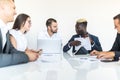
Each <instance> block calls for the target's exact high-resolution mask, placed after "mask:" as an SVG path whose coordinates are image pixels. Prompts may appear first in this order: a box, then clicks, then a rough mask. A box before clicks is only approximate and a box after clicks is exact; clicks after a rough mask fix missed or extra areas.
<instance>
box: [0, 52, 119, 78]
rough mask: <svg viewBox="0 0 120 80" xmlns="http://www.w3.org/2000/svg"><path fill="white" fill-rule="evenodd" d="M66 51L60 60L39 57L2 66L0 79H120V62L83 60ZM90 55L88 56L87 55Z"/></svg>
mask: <svg viewBox="0 0 120 80" xmlns="http://www.w3.org/2000/svg"><path fill="white" fill-rule="evenodd" d="M81 57H82V58H83V57H86V55H85V56H83V55H81V56H77V57H76V56H75V57H71V56H70V55H68V54H66V53H64V57H62V60H61V61H59V62H42V61H41V60H40V59H38V60H37V61H35V62H29V63H25V64H20V65H14V66H8V67H4V68H0V80H120V62H106V63H105V62H100V61H99V60H95V61H94V60H93V61H89V60H81V59H80V58H81ZM87 57H88V56H87Z"/></svg>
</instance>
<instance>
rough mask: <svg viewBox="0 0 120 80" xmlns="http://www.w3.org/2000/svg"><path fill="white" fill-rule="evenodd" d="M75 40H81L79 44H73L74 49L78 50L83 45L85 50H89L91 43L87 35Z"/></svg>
mask: <svg viewBox="0 0 120 80" xmlns="http://www.w3.org/2000/svg"><path fill="white" fill-rule="evenodd" d="M75 40H78V41H80V42H81V45H79V46H75V50H79V48H80V47H81V46H83V47H84V48H85V49H87V50H91V43H90V39H89V37H86V38H75Z"/></svg>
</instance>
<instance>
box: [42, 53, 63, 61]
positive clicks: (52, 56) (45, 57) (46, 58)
mask: <svg viewBox="0 0 120 80" xmlns="http://www.w3.org/2000/svg"><path fill="white" fill-rule="evenodd" d="M40 60H41V61H42V62H59V61H61V54H44V53H43V54H42V55H41V56H40Z"/></svg>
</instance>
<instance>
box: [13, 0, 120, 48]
mask: <svg viewBox="0 0 120 80" xmlns="http://www.w3.org/2000/svg"><path fill="white" fill-rule="evenodd" d="M15 4H16V10H17V14H19V13H26V14H29V15H30V16H31V19H32V27H31V30H30V31H29V33H28V34H27V39H28V47H29V48H33V49H36V48H37V33H38V32H39V31H41V30H43V29H46V26H45V22H46V20H47V19H48V18H50V17H52V18H55V19H56V20H57V21H58V27H59V32H60V33H61V35H62V38H63V44H65V43H67V41H68V40H69V39H70V38H71V36H72V35H73V34H75V27H74V25H75V22H76V20H77V19H79V18H86V19H87V20H88V32H89V33H91V34H94V35H96V36H98V37H99V40H100V42H101V45H102V48H103V50H109V49H110V48H111V47H112V44H113V42H114V40H115V37H116V30H114V24H113V17H114V16H115V15H117V14H118V13H120V9H119V8H120V0H15Z"/></svg>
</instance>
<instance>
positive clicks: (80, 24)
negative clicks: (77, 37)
mask: <svg viewBox="0 0 120 80" xmlns="http://www.w3.org/2000/svg"><path fill="white" fill-rule="evenodd" d="M75 26H76V27H77V26H82V27H87V22H81V23H79V22H77V23H76V25H75Z"/></svg>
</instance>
